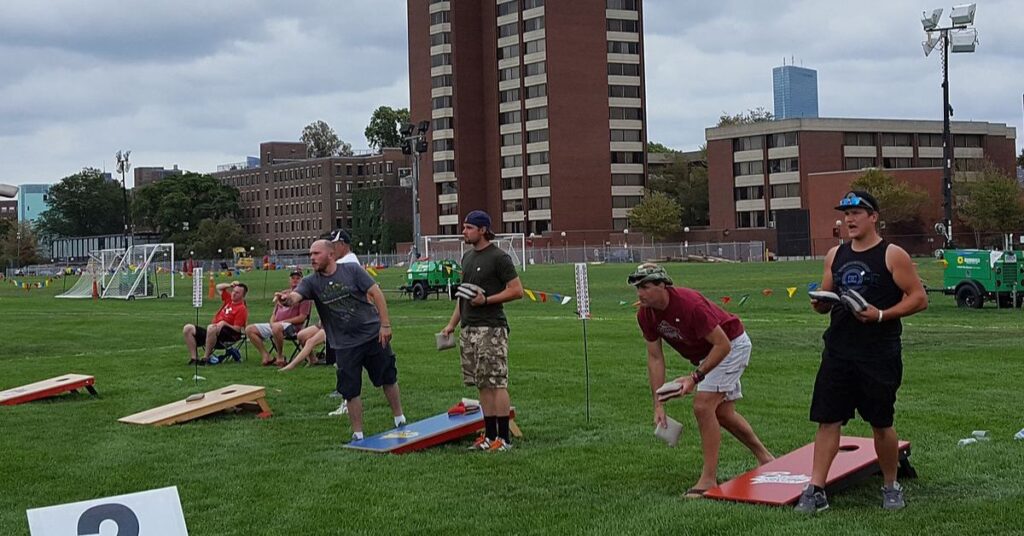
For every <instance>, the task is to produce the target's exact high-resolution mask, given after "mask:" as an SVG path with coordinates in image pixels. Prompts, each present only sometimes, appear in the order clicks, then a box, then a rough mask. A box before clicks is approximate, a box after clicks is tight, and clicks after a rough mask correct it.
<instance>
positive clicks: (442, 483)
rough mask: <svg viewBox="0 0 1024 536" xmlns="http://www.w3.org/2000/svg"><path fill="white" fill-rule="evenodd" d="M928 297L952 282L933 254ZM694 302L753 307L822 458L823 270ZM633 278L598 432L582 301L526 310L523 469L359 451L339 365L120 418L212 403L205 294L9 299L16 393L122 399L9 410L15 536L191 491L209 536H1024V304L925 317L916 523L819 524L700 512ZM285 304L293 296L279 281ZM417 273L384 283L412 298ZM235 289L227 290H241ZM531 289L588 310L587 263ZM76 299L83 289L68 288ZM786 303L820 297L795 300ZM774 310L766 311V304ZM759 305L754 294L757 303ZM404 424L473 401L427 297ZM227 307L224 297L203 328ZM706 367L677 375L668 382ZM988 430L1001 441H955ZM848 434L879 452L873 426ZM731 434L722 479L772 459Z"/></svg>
mask: <svg viewBox="0 0 1024 536" xmlns="http://www.w3.org/2000/svg"><path fill="white" fill-rule="evenodd" d="M919 262H920V270H921V273H922V276H923V277H924V278H925V279H926V280H928V281H934V282H938V281H939V280H940V274H939V268H938V266H937V265H936V264H935V263H934V261H932V260H928V259H921V260H920V261H919ZM668 268H669V273H670V274H671V275H672V276H673V277H674V278H675V279H676V282H677V284H682V285H687V286H690V287H693V288H696V289H698V290H700V291H702V292H703V293H705V294H706V295H707V296H709V297H710V298H712V299H715V300H717V299H720V298H721V297H722V296H726V295H728V296H731V297H732V298H733V301H732V303H730V304H729V305H728V306H727V308H728V309H729V310H731V311H733V312H735V313H737V314H738V315H739V316H740V317H741V319H742V320H743V322H744V323H745V325H746V327H747V330H748V332H749V334H750V336H751V338H752V339H753V341H754V354H753V358H752V361H751V365H750V368H749V369H748V370H747V372H746V374H745V376H744V381H743V387H744V393H745V395H746V398H745V399H744V400H743V401H742V402H741V403H740V404H739V409H740V411H741V412H742V413H743V414H744V415H745V416H746V417H747V419H748V420H749V421H750V422H751V424H752V425H753V426H754V428H755V430H756V431H757V432H758V433H759V435H760V436H761V439H762V440H763V441H764V443H765V444H766V445H767V446H768V448H769V449H770V450H772V451H773V452H774V453H775V454H777V455H779V454H783V453H786V452H789V451H791V450H793V449H796V448H798V447H800V446H802V445H804V444H806V443H808V442H810V441H811V440H812V437H813V433H814V430H815V425H814V424H812V423H810V422H808V420H807V412H808V404H809V401H810V392H811V386H812V385H813V380H814V374H815V372H816V370H817V365H818V361H819V353H820V349H821V333H822V331H823V330H824V328H825V326H826V323H827V317H824V316H819V315H816V314H814V313H813V312H812V311H811V310H810V308H809V307H808V305H807V300H806V298H805V294H804V293H805V292H806V288H807V287H806V285H807V283H808V282H810V281H819V280H820V278H821V264H820V262H800V263H777V264H775V263H773V264H743V265H740V264H733V265H689V264H675V265H669V267H668ZM630 269H631V266H629V265H602V266H591V267H590V293H591V300H592V313H593V316H594V318H593V319H592V320H591V321H589V322H588V324H587V331H588V336H589V362H590V384H591V386H590V387H591V391H590V392H591V422H590V423H589V424H588V423H587V421H586V418H585V414H584V394H585V388H584V359H583V340H582V326H581V322H580V321H579V320H577V319H576V317H575V315H574V311H575V302H572V303H570V304H569V305H566V306H560V305H556V304H553V303H533V302H530V301H529V300H523V301H520V302H516V303H513V304H511V305H509V306H508V307H507V308H506V310H507V314H508V316H509V319H510V324H511V330H512V331H511V341H512V342H511V351H510V356H511V357H510V363H511V366H510V368H511V389H510V392H511V395H512V401H513V403H514V404H515V405H516V407H517V408H518V413H519V419H518V422H519V424H520V426H521V428H522V429H523V432H524V433H525V438H524V439H523V440H521V441H519V442H517V444H516V448H515V450H513V451H512V452H509V453H503V454H489V453H471V452H467V451H466V450H465V448H464V447H465V445H466V442H462V443H455V444H450V445H447V446H442V447H437V448H433V449H430V450H428V451H425V452H420V453H414V454H409V455H404V456H384V455H373V454H368V453H359V452H354V451H350V450H347V449H343V448H342V444H343V442H344V441H346V440H347V438H348V437H349V435H350V429H349V426H348V420H347V417H342V418H339V417H328V416H327V413H328V412H329V411H331V410H332V409H334V407H336V403H335V400H334V399H329V398H327V396H326V395H327V393H328V392H329V391H331V390H332V389H333V386H334V374H333V369H332V368H328V367H310V368H300V369H298V370H295V371H293V372H290V373H285V374H281V373H278V372H277V371H276V370H272V369H268V368H261V367H259V366H258V362H259V359H258V356H257V355H256V354H255V353H254V352H250V353H249V360H248V361H247V362H245V363H243V364H234V363H232V364H226V365H221V366H217V367H206V368H203V369H200V374H201V375H203V376H204V377H206V378H207V379H206V381H203V382H201V384H200V385H201V388H202V389H203V390H209V389H215V388H217V387H221V386H224V385H227V384H231V383H245V384H253V385H264V386H266V389H267V401H268V402H269V404H270V406H271V407H272V408H273V410H274V417H273V418H271V419H268V420H258V419H256V418H255V417H254V416H253V415H252V414H250V413H243V414H239V415H221V416H215V417H211V418H205V419H201V420H198V421H194V422H191V423H187V424H182V425H176V426H171V427H165V428H153V427H142V426H133V425H126V424H121V423H118V422H117V419H118V418H120V417H123V416H126V415H129V414H132V413H136V412H138V411H142V410H144V409H148V408H151V407H155V406H158V405H162V404H165V403H168V402H171V401H174V400H178V399H181V398H184V397H185V396H187V395H188V394H190V393H191V392H194V391H195V386H194V385H193V382H192V381H191V376H192V368H191V367H188V366H186V365H185V362H186V353H185V350H184V346H183V344H182V341H181V326H182V325H183V324H185V323H189V322H193V321H194V320H195V310H194V309H193V308H192V307H191V291H190V281H189V280H182V281H180V282H179V287H178V297H177V298H176V299H173V300H139V301H136V302H122V301H116V302H115V301H101V302H94V301H92V300H57V299H54V298H52V296H53V295H54V294H57V293H59V292H60V287H61V283H60V282H59V281H58V282H57V283H56V284H55V285H53V286H51V287H50V288H47V289H43V290H38V289H37V290H32V291H31V292H25V291H23V290H18V289H15V288H14V287H13V286H11V285H8V284H6V283H3V284H2V285H0V324H2V325H3V326H4V331H5V334H4V337H3V343H2V344H3V351H2V352H0V389H7V388H10V387H14V386H17V385H22V384H26V383H30V382H34V381H38V380H41V379H44V378H48V377H53V376H56V375H59V374H63V373H66V372H78V373H85V374H91V375H94V376H95V377H96V387H97V389H98V390H99V392H100V395H101V398H99V399H94V398H92V397H89V396H88V395H86V394H79V395H69V396H63V397H60V398H58V399H53V400H47V401H39V402H33V403H29V404H24V405H19V406H13V407H0V452H2V455H0V459H2V460H3V461H2V463H0V466H2V471H0V489H2V490H3V493H2V495H0V534H4V535H7V534H27V533H28V528H27V520H26V517H25V510H26V509H29V508H35V507H41V506H48V505H53V504H61V503H67V502H74V501H81V500H87V499H93V498H100V497H106V496H111V495H118V494H123V493H131V492H136V491H142V490H148V489H153V488H159V487H164V486H177V487H178V490H179V493H180V495H181V500H182V505H183V509H184V512H185V518H186V522H187V524H188V527H189V530H190V533H191V534H195V535H227V534H350V533H351V534H378V533H391V534H405V533H419V534H472V533H493V534H566V533H568V534H621V533H625V534H744V533H751V534H755V533H756V534H810V533H815V534H928V535H938V534H962V533H968V532H969V533H972V534H1021V533H1022V531H1024V526H1022V514H1021V513H1022V512H1024V469H1022V467H1024V441H1014V440H1013V434H1014V433H1015V432H1016V431H1017V430H1019V429H1021V427H1024V410H1022V403H1021V390H1022V388H1024V366H1022V363H1021V360H1022V359H1024V351H1022V341H1024V337H1022V333H1024V330H1022V328H1024V313H1022V311H1021V310H1019V309H1018V310H996V309H995V308H993V307H992V306H991V304H987V306H986V308H985V309H982V310H958V309H956V308H955V306H954V304H953V299H952V298H951V297H946V296H941V295H931V306H930V308H929V309H928V310H927V311H925V312H923V313H921V314H918V315H917V316H914V317H911V318H909V319H906V320H905V322H904V325H905V329H904V339H903V340H904V362H905V372H904V384H903V388H902V389H901V391H900V398H899V402H898V407H897V417H896V429H897V431H898V432H899V434H900V437H901V438H903V439H907V440H910V441H911V442H912V443H913V456H912V461H913V463H914V466H915V467H916V469H917V471H918V473H919V475H920V478H918V479H917V480H914V481H907V482H905V487H906V489H907V501H908V507H907V509H905V510H903V511H900V512H895V513H889V512H884V511H882V509H881V508H880V506H879V505H880V495H879V492H878V488H879V486H880V481H879V479H878V478H875V479H872V480H870V481H867V482H864V483H862V484H859V485H857V486H855V487H853V488H851V489H848V490H846V491H844V492H842V493H839V494H836V495H833V496H832V497H830V500H831V503H832V509H831V510H829V511H827V512H824V513H823V514H821V515H818V516H816V517H814V518H810V519H809V518H804V517H799V516H797V515H796V514H794V513H793V512H792V511H791V510H790V509H789V508H769V507H760V506H749V505H742V504H730V503H722V502H716V501H711V500H697V501H691V500H683V499H681V498H680V494H681V493H682V492H683V491H684V490H685V489H686V488H687V487H689V485H690V484H692V483H693V482H694V481H695V480H696V478H697V476H698V475H699V471H700V463H701V456H700V448H699V440H698V437H697V435H696V431H695V424H694V420H693V416H692V414H691V413H690V402H689V400H688V399H687V400H683V401H675V402H672V403H670V405H669V414H670V415H673V416H674V417H675V418H677V419H679V420H680V421H682V422H683V423H684V426H685V431H684V437H683V440H682V441H681V442H680V445H679V447H678V448H676V449H669V448H667V447H665V446H664V444H662V443H661V442H660V441H658V440H657V439H656V438H655V437H654V436H653V434H652V433H651V432H652V430H653V424H652V415H651V401H650V394H649V388H648V385H647V376H646V361H645V353H644V345H643V342H642V340H641V337H640V335H639V330H638V328H637V326H636V321H635V319H634V309H633V308H632V307H630V306H629V305H621V304H620V302H621V301H626V302H628V303H632V301H633V300H634V299H635V298H634V294H633V292H632V289H631V288H630V287H628V286H627V285H626V284H625V282H624V281H625V277H626V275H627V273H628V272H629V270H630ZM264 276H265V274H264V273H262V272H255V273H252V274H247V275H244V276H242V280H243V281H245V282H247V283H249V284H250V286H251V288H252V290H251V292H250V295H249V304H250V310H251V311H252V313H251V317H250V321H251V322H253V321H264V319H265V318H266V317H267V316H268V315H269V313H270V300H269V298H266V299H265V298H264V294H263V288H264ZM269 276H270V282H269V286H268V288H267V294H266V296H268V297H269V295H270V293H271V292H273V290H274V289H275V288H276V287H280V286H284V285H285V281H286V278H287V273H286V272H272V273H270V274H269ZM402 277H403V273H402V272H401V271H400V269H389V270H384V271H382V272H381V274H380V277H379V279H380V281H381V284H382V287H383V288H385V289H394V288H397V286H398V285H399V284H400V281H401V279H402ZM221 280H226V278H222V279H221ZM522 280H523V283H524V286H525V287H526V288H530V289H533V290H543V291H549V292H560V293H562V294H568V295H573V294H574V279H573V268H572V266H569V265H559V266H531V267H529V269H528V270H527V271H526V272H525V273H523V274H522ZM71 283H73V281H69V282H68V284H69V285H70V284H71ZM786 287H798V289H799V290H798V291H797V295H796V296H795V297H794V298H793V299H787V298H786V291H785V288H786ZM764 288H771V289H773V290H774V295H773V296H771V297H765V296H763V295H762V294H761V291H762V289H764ZM744 294H749V295H750V298H749V300H748V301H747V302H746V303H745V304H744V305H742V306H739V305H738V301H739V299H740V297H741V296H743V295H744ZM388 298H389V307H390V310H391V317H392V322H393V324H394V326H395V329H394V333H395V337H394V349H395V351H396V353H397V355H398V360H399V379H400V384H401V387H402V394H403V403H404V406H405V413H406V415H407V416H408V417H409V418H410V419H412V420H418V419H421V418H425V417H428V416H430V415H433V414H436V413H439V412H441V411H444V410H445V409H446V408H447V407H448V406H450V405H451V404H452V403H454V402H455V401H457V400H458V399H459V398H460V397H463V396H472V397H475V392H474V391H470V390H468V389H465V388H463V387H462V386H461V384H460V374H459V365H458V354H457V353H456V352H452V351H448V352H444V353H438V352H437V351H435V350H434V339H433V333H435V332H437V331H438V330H439V329H440V328H441V327H442V326H443V325H444V324H445V322H446V321H447V319H448V316H449V315H450V313H451V308H452V305H451V303H450V302H449V301H447V300H436V301H435V300H433V299H430V300H429V301H427V302H412V301H410V300H408V299H406V298H404V297H401V296H400V295H399V294H397V293H388ZM216 307H217V305H216V304H214V303H210V302H209V301H207V303H206V305H205V306H204V308H203V310H202V311H201V315H200V317H201V322H203V323H207V322H208V321H209V319H210V318H211V317H212V315H213V313H214V312H215V310H216ZM690 368H691V367H690V366H689V365H688V364H686V363H684V361H683V360H681V359H678V358H677V357H672V358H671V359H670V361H669V373H670V374H682V373H685V372H687V371H689V370H690ZM364 400H365V405H366V409H367V415H366V419H367V424H366V430H367V432H368V433H376V432H379V431H382V430H384V429H386V428H388V427H389V425H390V412H389V410H388V408H387V404H386V403H385V401H384V398H383V396H382V394H381V393H380V392H379V390H377V391H373V390H371V389H370V388H369V383H368V382H366V381H364ZM972 430H989V431H990V434H991V435H992V436H993V439H992V441H990V442H988V443H980V444H976V445H972V446H970V447H966V448H960V447H958V446H957V440H958V439H960V438H963V437H967V436H968V435H969V434H970V433H971V431H972ZM845 433H846V434H848V435H860V436H870V429H869V428H868V427H867V425H866V424H864V423H863V422H861V421H855V422H853V423H851V424H850V426H849V427H848V428H846V429H845ZM753 461H754V460H753V457H752V456H750V455H749V453H748V452H747V451H746V450H745V449H744V448H743V447H742V446H741V445H739V443H738V442H736V441H735V440H734V439H732V438H731V437H726V438H725V439H724V441H723V448H722V455H721V465H720V477H721V478H723V479H728V478H731V477H733V476H735V475H737V474H740V473H742V472H744V471H746V470H748V469H750V468H751V467H752V465H753Z"/></svg>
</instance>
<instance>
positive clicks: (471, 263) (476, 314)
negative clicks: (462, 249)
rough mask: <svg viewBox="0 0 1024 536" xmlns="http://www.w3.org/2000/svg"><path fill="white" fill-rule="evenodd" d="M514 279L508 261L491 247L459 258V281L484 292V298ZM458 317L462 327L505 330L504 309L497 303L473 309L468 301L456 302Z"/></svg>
mask: <svg viewBox="0 0 1024 536" xmlns="http://www.w3.org/2000/svg"><path fill="white" fill-rule="evenodd" d="M517 277H519V274H517V273H516V265H515V264H514V263H513V262H512V258H511V257H509V256H508V253H505V252H504V251H502V250H501V248H499V247H498V246H495V245H494V244H490V245H489V246H487V247H486V248H484V249H482V250H480V251H477V250H475V249H471V250H469V251H467V252H466V253H465V254H464V255H463V256H462V280H463V281H464V282H466V283H473V284H474V285H477V286H479V287H480V288H482V289H484V294H485V295H487V296H493V295H495V294H497V293H499V292H501V291H503V290H505V286H506V285H508V282H509V281H512V280H513V279H515V278H517ZM459 314H460V316H461V317H462V322H461V325H462V327H467V326H473V327H493V328H507V327H508V321H507V320H506V319H505V309H504V308H503V307H502V306H501V304H500V303H495V304H487V305H480V306H478V307H474V306H472V305H470V304H469V301H468V300H460V302H459Z"/></svg>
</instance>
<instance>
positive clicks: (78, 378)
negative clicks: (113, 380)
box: [0, 374, 97, 406]
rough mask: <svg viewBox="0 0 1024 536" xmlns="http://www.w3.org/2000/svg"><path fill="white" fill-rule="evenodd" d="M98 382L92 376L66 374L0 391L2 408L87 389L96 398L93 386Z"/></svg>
mask: <svg viewBox="0 0 1024 536" xmlns="http://www.w3.org/2000/svg"><path fill="white" fill-rule="evenodd" d="M94 383H96V380H95V379H94V378H93V377H92V376H86V375H84V374H65V375H63V376H57V377H56V378H50V379H48V380H43V381H39V382H35V383H30V384H28V385H22V386H21V387H13V388H11V389H8V390H6V391H0V406H13V405H15V404H24V403H25V402H31V401H33V400H39V399H40V398H50V397H52V396H57V395H59V394H62V393H67V392H71V391H77V390H78V389H86V390H88V391H89V394H91V395H93V396H96V395H97V393H96V388H95V387H93V384H94Z"/></svg>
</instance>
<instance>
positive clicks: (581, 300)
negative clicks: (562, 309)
mask: <svg viewBox="0 0 1024 536" xmlns="http://www.w3.org/2000/svg"><path fill="white" fill-rule="evenodd" d="M576 314H578V315H580V320H585V319H587V318H590V285H589V284H588V283H587V263H585V262H577V263H576Z"/></svg>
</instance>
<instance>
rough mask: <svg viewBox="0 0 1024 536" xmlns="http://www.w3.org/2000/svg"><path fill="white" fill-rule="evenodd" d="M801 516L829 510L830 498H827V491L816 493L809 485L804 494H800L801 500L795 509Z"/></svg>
mask: <svg viewBox="0 0 1024 536" xmlns="http://www.w3.org/2000/svg"><path fill="white" fill-rule="evenodd" d="M793 510H794V511H796V512H797V513H799V514H814V513H817V512H821V511H822V510H828V498H826V497H825V490H820V491H815V490H814V486H812V485H810V484H808V485H807V486H806V487H805V488H804V492H803V493H801V494H800V500H798V501H797V502H796V507H794V508H793Z"/></svg>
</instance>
